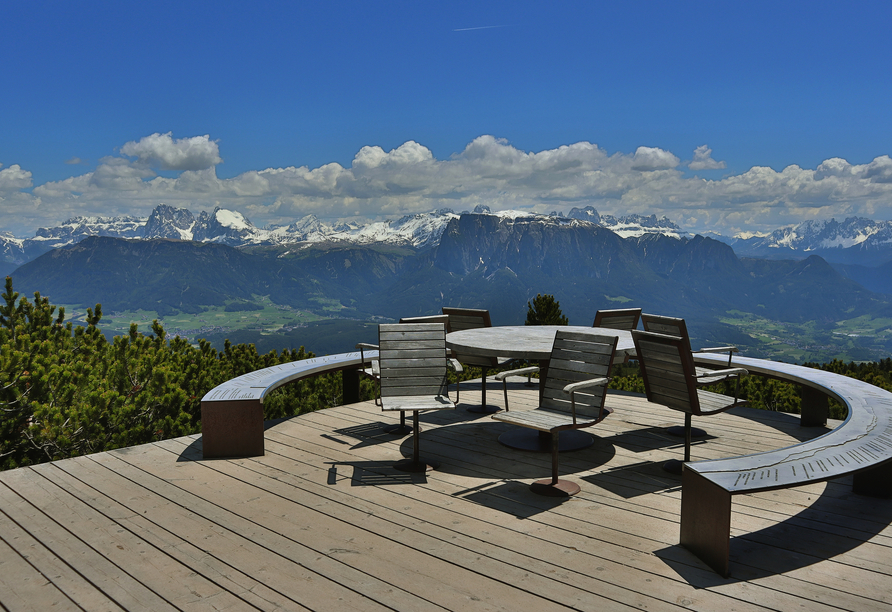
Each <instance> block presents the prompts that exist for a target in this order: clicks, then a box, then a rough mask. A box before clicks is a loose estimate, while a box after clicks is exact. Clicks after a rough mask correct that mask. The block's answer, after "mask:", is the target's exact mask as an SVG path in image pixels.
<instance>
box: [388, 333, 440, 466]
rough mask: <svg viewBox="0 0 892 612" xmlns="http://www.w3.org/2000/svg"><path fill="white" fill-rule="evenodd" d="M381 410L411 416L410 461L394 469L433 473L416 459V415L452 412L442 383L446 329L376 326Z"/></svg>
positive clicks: (428, 461)
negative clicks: (409, 414) (427, 412)
mask: <svg viewBox="0 0 892 612" xmlns="http://www.w3.org/2000/svg"><path fill="white" fill-rule="evenodd" d="M378 364H379V367H380V376H381V409H382V410H385V411H389V410H399V411H400V412H402V413H405V412H411V413H412V425H413V427H412V430H413V451H412V459H405V460H403V461H400V462H398V463H397V464H396V465H394V467H395V468H396V469H398V470H401V471H404V472H425V471H427V470H431V469H436V467H437V466H438V465H439V464H438V463H437V462H436V461H430V460H425V459H422V458H421V457H420V455H419V434H420V430H419V426H418V413H419V412H421V411H425V410H454V409H455V404H454V403H453V402H452V400H450V399H449V395H448V381H447V379H446V369H447V358H446V328H445V326H444V325H443V324H442V323H389V324H381V325H379V326H378Z"/></svg>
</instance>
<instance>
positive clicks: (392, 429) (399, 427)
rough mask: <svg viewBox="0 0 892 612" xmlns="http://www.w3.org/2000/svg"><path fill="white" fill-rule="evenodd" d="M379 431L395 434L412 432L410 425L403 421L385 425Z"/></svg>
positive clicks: (403, 434) (402, 434) (400, 434)
mask: <svg viewBox="0 0 892 612" xmlns="http://www.w3.org/2000/svg"><path fill="white" fill-rule="evenodd" d="M381 431H383V432H384V433H388V434H393V435H395V436H405V435H408V434H410V433H412V426H411V425H406V424H405V423H393V424H392V425H385V426H384V427H382V428H381Z"/></svg>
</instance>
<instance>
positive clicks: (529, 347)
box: [446, 325, 635, 360]
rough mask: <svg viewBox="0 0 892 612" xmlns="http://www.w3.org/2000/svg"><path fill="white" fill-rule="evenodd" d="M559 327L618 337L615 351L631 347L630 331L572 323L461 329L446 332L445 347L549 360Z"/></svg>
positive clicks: (486, 354) (459, 351) (465, 352)
mask: <svg viewBox="0 0 892 612" xmlns="http://www.w3.org/2000/svg"><path fill="white" fill-rule="evenodd" d="M559 329H568V330H572V331H575V332H582V333H591V334H593V335H601V336H618V337H619V342H618V343H617V346H616V351H617V352H618V353H629V352H633V351H634V350H635V344H634V343H633V342H632V334H631V333H629V332H627V331H621V330H617V329H608V328H605V327H581V326H575V325H513V326H505V327H478V328H476V329H465V330H462V331H457V332H452V333H450V334H446V346H448V347H449V348H451V349H452V350H453V351H454V352H455V353H456V354H458V355H477V356H481V357H510V358H512V359H530V360H536V359H540V360H542V359H550V358H551V347H552V346H553V345H554V335H555V333H556V332H557V330H559Z"/></svg>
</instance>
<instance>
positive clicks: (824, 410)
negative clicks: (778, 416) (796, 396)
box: [799, 386, 830, 427]
mask: <svg viewBox="0 0 892 612" xmlns="http://www.w3.org/2000/svg"><path fill="white" fill-rule="evenodd" d="M829 415H830V402H829V399H828V397H827V394H826V393H822V392H820V391H818V390H817V389H812V388H811V387H806V386H803V387H802V415H801V416H800V418H799V425H800V426H802V427H823V426H824V425H826V424H827V417H828V416H829Z"/></svg>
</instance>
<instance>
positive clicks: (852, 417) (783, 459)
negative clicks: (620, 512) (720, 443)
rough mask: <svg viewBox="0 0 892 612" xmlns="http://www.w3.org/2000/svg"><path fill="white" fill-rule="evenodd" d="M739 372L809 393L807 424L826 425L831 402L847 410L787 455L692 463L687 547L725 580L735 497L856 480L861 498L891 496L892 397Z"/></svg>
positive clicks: (779, 372)
mask: <svg viewBox="0 0 892 612" xmlns="http://www.w3.org/2000/svg"><path fill="white" fill-rule="evenodd" d="M694 359H695V361H697V362H698V363H700V364H703V365H710V366H713V367H727V365H728V359H727V357H721V356H718V355H706V354H703V355H695V356H694ZM733 365H735V366H739V367H743V368H746V369H747V370H748V371H749V372H750V374H762V375H765V376H770V377H773V378H778V379H781V380H785V381H788V382H792V383H795V384H799V385H802V386H803V387H804V388H805V389H809V390H811V391H812V393H810V394H805V395H804V401H809V400H811V401H813V402H814V401H815V400H817V401H816V404H817V408H815V407H814V406H803V414H807V415H808V421H809V422H808V423H807V422H805V420H803V424H804V425H808V424H814V423H816V422H820V421H821V416H822V415H821V413H822V412H823V420H824V421H826V418H827V402H826V400H824V401H820V399H819V397H818V396H817V395H816V394H820V395H823V394H826V395H829V396H831V397H833V398H835V399H836V400H838V401H839V402H841V403H842V404H844V405H845V406H846V408H847V410H848V415H847V416H846V419H845V421H843V423H842V424H841V425H840V426H838V427H836V428H835V429H834V430H832V431H830V432H828V433H826V434H824V435H823V436H820V437H818V438H815V439H813V440H809V441H807V442H802V443H800V444H794V445H793V446H788V447H786V448H781V449H778V450H773V451H767V452H762V453H755V454H752V455H743V456H739V457H730V458H727V459H716V460H710V461H697V462H693V463H686V464H685V465H684V471H683V474H682V496H681V544H682V545H683V546H685V547H686V548H688V549H690V550H691V551H692V552H694V553H695V554H696V555H697V556H698V557H700V558H701V559H703V561H705V562H706V563H707V564H708V565H709V566H710V567H712V568H713V569H714V570H716V571H717V572H718V573H720V574H722V575H723V576H727V575H728V556H729V549H730V530H731V496H733V495H738V494H740V493H755V492H757V491H768V490H771V489H780V488H785V487H794V486H797V485H801V484H807V483H811V482H819V481H824V480H829V479H831V478H837V477H840V476H845V475H848V474H854V487H853V490H854V492H855V493H860V494H864V495H872V496H882V497H886V496H889V495H890V494H892V393H889V392H888V391H885V390H883V389H880V388H879V387H876V386H874V385H871V384H868V383H865V382H862V381H859V380H857V379H854V378H849V377H847V376H842V375H840V374H834V373H832V372H825V371H823V370H817V369H813V368H807V367H804V366H797V365H792V364H786V363H780V362H774V361H766V360H762V359H752V358H746V357H735V358H734V361H733Z"/></svg>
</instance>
